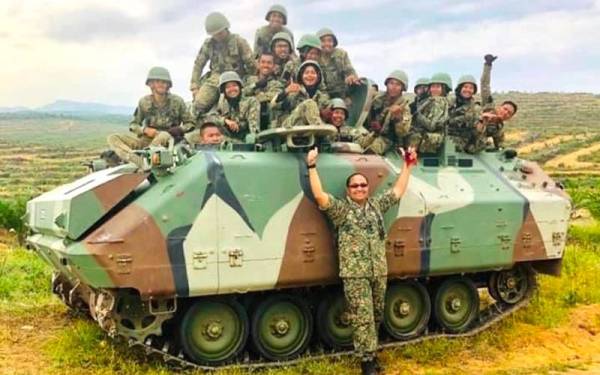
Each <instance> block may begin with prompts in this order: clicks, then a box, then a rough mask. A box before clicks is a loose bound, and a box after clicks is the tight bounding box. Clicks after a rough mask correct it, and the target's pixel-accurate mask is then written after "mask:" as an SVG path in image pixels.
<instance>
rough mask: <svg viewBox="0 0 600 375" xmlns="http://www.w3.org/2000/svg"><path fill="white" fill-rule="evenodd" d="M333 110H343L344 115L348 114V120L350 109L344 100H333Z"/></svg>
mask: <svg viewBox="0 0 600 375" xmlns="http://www.w3.org/2000/svg"><path fill="white" fill-rule="evenodd" d="M331 109H332V110H334V109H343V110H344V113H346V118H348V107H346V103H344V100H342V99H340V98H333V99H331Z"/></svg>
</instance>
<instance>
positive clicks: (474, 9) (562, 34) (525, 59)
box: [0, 0, 600, 106]
mask: <svg viewBox="0 0 600 375" xmlns="http://www.w3.org/2000/svg"><path fill="white" fill-rule="evenodd" d="M280 3H282V4H284V5H285V6H286V7H287V9H288V13H289V27H290V28H291V29H292V30H293V31H294V34H295V37H296V39H298V38H299V37H300V35H302V34H303V33H308V32H315V31H316V30H317V29H319V28H321V27H323V26H328V27H331V28H333V29H334V31H336V33H337V34H338V39H339V40H340V46H341V47H343V48H345V49H346V50H347V51H348V52H349V54H350V57H351V59H352V62H353V64H354V66H355V68H356V70H357V71H358V72H359V74H360V75H362V76H368V77H371V78H372V79H375V80H377V81H379V82H380V81H381V80H382V79H383V77H384V76H385V75H386V74H387V73H388V72H389V71H391V70H393V69H397V68H401V69H404V70H406V71H407V72H408V74H409V77H410V78H411V81H412V82H414V81H415V80H416V78H418V77H419V76H422V75H427V76H428V75H431V74H432V73H434V72H436V71H440V70H446V71H448V72H449V73H450V74H451V75H452V76H453V78H454V79H455V80H456V79H457V78H458V76H459V75H461V74H463V73H471V74H474V75H479V73H480V69H481V63H482V61H483V59H482V56H483V55H484V54H485V53H488V52H491V53H494V54H497V55H499V56H500V57H499V59H498V60H497V62H496V63H497V64H496V67H495V70H494V75H493V81H492V84H493V88H494V89H495V90H499V91H508V90H520V91H566V92H571V91H584V92H595V93H598V92H600V39H599V37H598V34H599V33H600V0H556V1H546V0H528V1H526V0H489V1H488V0H486V1H484V0H477V1H463V0H453V1H452V0H448V1H446V0H427V1H417V0H412V1H409V0H406V1H398V0H312V1H302V2H300V1H280ZM271 4H273V2H271V1H258V0H233V1H230V0H218V1H215V0H128V1H123V0H118V1H117V0H78V1H75V0H52V1H50V0H46V1H43V0H1V5H0V56H1V57H2V58H1V60H0V82H2V85H3V89H2V90H0V106H16V105H25V106H38V105H43V104H46V103H48V102H51V101H54V100H56V99H71V100H81V101H94V102H103V103H108V104H120V105H131V106H132V105H134V104H135V103H136V102H137V99H138V98H139V97H140V96H141V95H143V94H145V93H146V92H147V88H146V87H145V86H144V80H145V75H146V73H147V71H148V69H149V68H150V67H151V66H153V65H163V66H165V67H167V68H168V69H169V70H170V71H171V75H172V76H173V79H174V88H173V91H174V92H176V93H179V94H180V95H182V96H184V97H185V98H186V99H189V97H190V95H189V91H188V86H189V79H190V75H191V71H192V66H193V61H194V57H195V55H196V53H197V51H198V49H199V48H200V46H201V44H202V41H203V40H204V38H206V34H205V32H204V19H205V17H206V15H207V14H208V13H209V12H211V11H215V10H220V11H222V12H223V13H225V15H226V16H227V17H228V18H229V20H230V22H231V24H232V27H231V31H232V32H235V33H239V34H241V35H242V36H244V37H245V38H246V39H247V40H248V41H249V42H250V43H251V44H252V41H253V39H254V31H255V30H256V28H257V27H258V26H261V25H263V24H264V23H265V21H264V15H265V12H266V10H267V9H268V7H269V6H270V5H271Z"/></svg>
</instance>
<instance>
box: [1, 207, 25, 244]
mask: <svg viewBox="0 0 600 375" xmlns="http://www.w3.org/2000/svg"><path fill="white" fill-rule="evenodd" d="M26 203H27V201H26V200H25V199H15V200H12V201H1V200H0V228H2V229H5V230H14V231H15V232H16V234H17V236H18V238H19V239H22V238H23V237H24V236H25V233H26V231H27V227H26V226H25V223H24V222H23V216H24V215H25V208H26Z"/></svg>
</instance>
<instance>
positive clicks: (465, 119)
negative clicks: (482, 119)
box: [447, 95, 481, 153]
mask: <svg viewBox="0 0 600 375" xmlns="http://www.w3.org/2000/svg"><path fill="white" fill-rule="evenodd" d="M480 115H481V105H480V103H479V102H478V101H476V100H475V99H474V98H470V99H462V98H460V97H459V96H458V95H457V97H456V99H455V100H454V102H453V103H451V104H449V108H448V123H447V124H448V134H449V135H451V136H452V139H453V140H454V143H455V144H456V146H457V148H458V149H459V150H462V151H467V152H471V153H473V152H475V148H474V143H476V139H475V138H476V137H475V135H476V129H475V126H476V125H477V123H478V122H479V116H480Z"/></svg>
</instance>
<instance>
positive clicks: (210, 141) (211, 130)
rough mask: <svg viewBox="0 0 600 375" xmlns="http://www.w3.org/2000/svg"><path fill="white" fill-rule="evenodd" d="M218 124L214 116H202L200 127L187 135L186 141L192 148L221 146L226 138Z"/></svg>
mask: <svg viewBox="0 0 600 375" xmlns="http://www.w3.org/2000/svg"><path fill="white" fill-rule="evenodd" d="M218 123H219V121H218V120H217V119H216V118H215V117H213V116H210V115H205V116H202V121H201V125H200V127H199V128H198V129H196V130H194V131H192V132H189V133H186V135H185V139H186V141H187V142H188V143H189V144H190V145H192V146H195V145H220V144H221V143H223V141H224V140H225V138H224V137H223V132H222V131H221V127H220V126H219V125H218Z"/></svg>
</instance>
